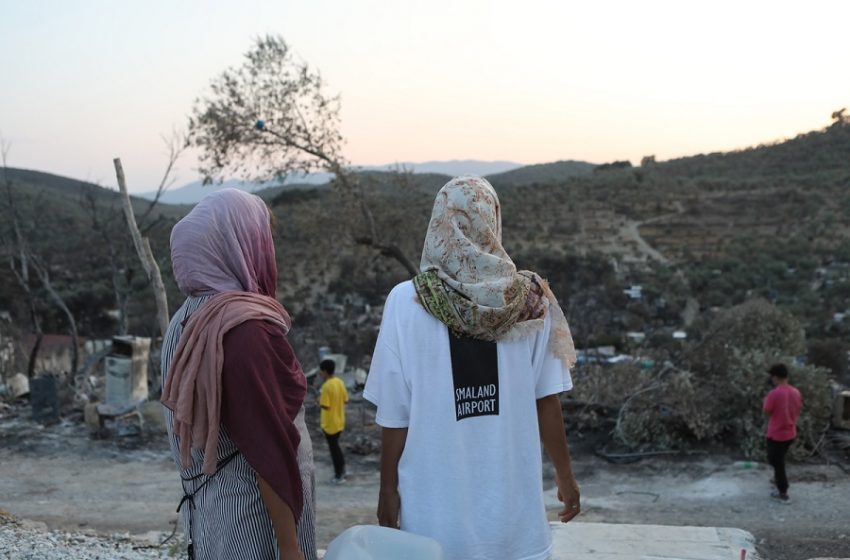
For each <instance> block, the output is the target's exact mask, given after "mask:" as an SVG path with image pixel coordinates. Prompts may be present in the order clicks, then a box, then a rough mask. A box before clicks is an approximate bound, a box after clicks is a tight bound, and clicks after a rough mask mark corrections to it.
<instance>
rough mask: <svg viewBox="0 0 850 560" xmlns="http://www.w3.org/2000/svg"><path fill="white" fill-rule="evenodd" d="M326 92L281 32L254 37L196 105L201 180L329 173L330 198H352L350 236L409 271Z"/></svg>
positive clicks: (193, 135) (192, 135) (334, 99)
mask: <svg viewBox="0 0 850 560" xmlns="http://www.w3.org/2000/svg"><path fill="white" fill-rule="evenodd" d="M326 89H327V88H326V86H325V83H324V80H323V79H322V77H321V75H320V74H319V72H318V71H316V70H315V69H313V68H311V67H310V66H309V65H308V64H307V63H306V62H304V61H302V60H301V59H300V58H299V57H298V56H297V55H296V54H295V53H294V52H293V51H292V49H291V48H290V47H289V45H287V43H286V41H284V39H283V38H282V37H279V36H271V35H270V36H265V37H261V38H258V39H257V40H256V41H255V43H254V45H253V46H252V47H251V49H250V50H249V51H248V52H247V53H246V54H245V59H244V61H243V62H242V64H241V65H239V66H236V67H232V68H228V69H227V70H225V71H223V72H222V73H221V74H219V75H218V76H217V77H215V78H214V79H213V80H212V82H211V83H210V87H209V91H208V92H207V93H206V94H205V95H203V96H201V97H200V98H198V99H197V100H196V102H195V106H194V108H193V110H192V114H191V116H190V118H189V135H188V143H189V144H190V145H191V146H193V147H196V148H199V149H200V150H201V154H200V171H201V173H202V174H203V175H204V180H205V182H207V183H209V182H212V181H215V180H222V179H224V178H228V177H231V176H238V177H240V178H242V179H245V180H249V181H253V182H258V183H266V182H280V181H282V180H283V179H284V178H286V177H287V176H290V175H292V174H299V173H311V172H326V173H330V174H332V176H333V181H332V186H333V187H334V193H335V195H336V196H338V197H340V198H342V199H344V200H350V202H351V203H350V204H345V205H343V207H344V208H346V209H348V210H349V211H350V212H349V213H347V214H345V215H343V216H337V219H338V220H339V221H342V222H343V223H345V224H346V229H347V233H348V237H349V238H350V240H351V241H354V242H356V243H358V244H360V245H364V246H368V247H371V248H372V249H374V250H376V251H378V252H379V253H380V254H381V255H384V256H387V257H390V258H393V259H395V260H396V261H398V262H399V263H400V264H401V265H402V266H404V267H405V269H406V270H407V272H408V273H410V274H415V273H416V272H417V269H416V267H415V266H414V265H413V264H412V263H411V262H410V260H409V259H408V258H407V257H406V256H405V254H404V252H403V251H402V250H401V249H400V248H399V247H398V245H397V244H396V243H394V242H393V241H390V240H389V236H388V235H387V234H385V233H384V232H383V231H382V228H381V226H380V224H379V223H378V220H376V212H373V208H374V206H373V205H371V204H370V201H369V200H367V195H368V192H367V186H366V185H365V184H364V182H363V181H361V179H360V177H359V176H358V174H356V173H353V172H352V170H351V169H350V168H349V165H348V162H347V161H346V160H345V157H344V156H343V154H342V146H343V143H344V140H343V137H342V135H341V134H340V131H339V125H340V116H339V110H340V99H339V96H338V95H330V94H329V93H327V91H326ZM378 217H380V216H378Z"/></svg>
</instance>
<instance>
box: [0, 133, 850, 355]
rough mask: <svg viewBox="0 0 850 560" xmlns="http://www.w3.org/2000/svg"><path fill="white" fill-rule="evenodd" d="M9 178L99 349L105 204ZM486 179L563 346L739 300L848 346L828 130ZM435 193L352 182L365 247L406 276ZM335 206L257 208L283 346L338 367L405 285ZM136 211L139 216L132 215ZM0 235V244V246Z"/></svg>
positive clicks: (842, 168) (299, 199)
mask: <svg viewBox="0 0 850 560" xmlns="http://www.w3.org/2000/svg"><path fill="white" fill-rule="evenodd" d="M9 174H10V176H11V177H13V179H14V183H15V185H16V186H15V189H16V191H15V192H16V193H18V195H19V196H20V198H21V200H22V201H23V202H21V204H20V206H21V208H22V209H25V210H26V212H29V214H28V216H29V219H28V221H27V223H28V224H30V225H29V226H28V235H30V236H31V238H32V244H33V246H34V247H35V248H36V249H37V250H38V251H41V252H42V253H44V254H46V255H48V256H49V259H50V263H51V267H52V270H53V271H54V277H55V279H56V284H57V286H59V287H60V289H61V290H62V291H63V293H65V294H67V295H68V297H69V299H70V301H72V302H73V308H74V310H75V313H79V314H80V316H81V317H82V318H83V320H82V321H81V322H82V324H83V325H84V327H81V328H85V329H88V330H89V331H90V333H91V334H92V335H98V336H101V335H104V334H108V333H109V331H110V328H111V325H113V323H111V322H110V320H109V319H108V318H106V312H107V311H108V310H109V309H111V308H114V298H112V296H111V292H112V290H111V288H110V283H109V281H108V279H109V278H110V272H109V267H108V262H107V259H106V258H105V257H106V253H107V246H106V245H105V244H104V241H103V239H102V236H100V237H98V236H97V235H95V234H94V232H92V229H91V225H90V223H91V219H90V216H89V214H88V213H87V212H86V211H85V209H84V205H82V204H81V200H82V193H84V192H91V193H95V194H96V197H95V198H96V199H97V200H98V201H99V202H98V207H99V208H102V209H103V211H104V212H107V213H108V212H113V213H114V212H117V206H116V193H114V192H112V191H109V190H106V189H101V188H100V187H97V186H95V185H85V184H81V183H80V182H78V181H73V180H70V179H65V178H62V177H57V176H53V175H48V174H40V173H37V172H31V171H23V170H14V169H10V170H9ZM490 178H491V180H492V182H493V184H494V186H495V187H496V188H497V190H498V191H499V193H500V197H501V201H502V207H503V225H504V243H505V246H506V248H507V249H508V251H509V252H510V254H511V255H512V256H513V257H514V259H515V260H516V262H517V264H518V266H520V267H526V268H532V269H534V270H537V271H539V272H540V273H541V274H542V275H544V276H545V277H547V278H549V279H550V281H551V283H552V285H553V288H554V289H555V291H556V293H557V294H558V295H559V297H560V299H561V301H562V304H563V306H564V308H565V311H566V313H567V315H568V317H569V319H570V321H571V322H572V324H573V329H574V332H575V334H576V337H577V338H578V339H579V340H580V341H581V342H580V344H593V343H596V342H600V343H601V342H604V341H605V340H610V341H611V342H615V343H617V344H618V345H620V344H623V340H624V335H625V332H626V331H635V330H637V331H644V332H646V333H647V336H650V337H651V336H653V333H658V336H659V337H661V333H664V332H670V331H672V330H673V329H681V328H691V329H698V328H699V325H700V317H702V316H703V315H704V314H707V313H711V310H712V309H713V308H722V307H726V306H730V305H734V304H736V303H739V302H741V301H743V300H745V299H749V298H754V297H764V298H767V299H769V300H770V301H774V302H776V303H777V304H779V305H780V306H783V307H785V308H786V309H788V310H790V311H792V312H793V313H794V314H795V315H797V317H798V318H799V319H800V320H801V321H802V322H803V324H804V325H805V326H806V329H807V332H808V333H809V335H810V337H813V339H837V338H840V337H842V336H844V335H845V334H847V333H848V330H850V329H848V328H847V326H845V324H844V323H843V321H839V322H836V321H835V320H834V315H835V314H836V313H844V312H846V311H847V310H848V309H850V242H848V239H849V238H850V237H848V234H850V192H848V190H847V189H848V187H850V126H848V125H847V124H846V123H843V124H836V125H834V126H831V127H828V128H826V129H824V130H820V131H814V132H810V133H807V134H802V135H800V136H798V137H796V138H794V139H792V140H789V141H786V142H781V143H776V144H769V145H762V146H758V147H754V148H751V149H747V150H740V151H735V152H730V153H725V154H704V155H696V156H692V157H688V158H679V159H675V160H671V161H666V162H653V161H649V160H647V161H646V162H645V163H644V165H643V166H641V167H631V166H629V165H626V164H617V165H603V166H593V165H591V164H587V163H583V162H555V163H552V164H544V165H535V166H527V167H524V168H521V169H517V170H512V171H508V172H506V173H501V174H496V175H493V176H491V177H490ZM446 180H447V176H445V175H439V174H413V175H403V176H399V175H398V174H394V173H387V172H377V171H370V172H362V173H360V174H358V181H359V182H360V184H362V185H363V188H364V192H365V196H366V201H367V206H368V207H369V209H370V211H371V213H372V215H373V216H374V217H375V221H376V227H377V232H378V235H379V237H380V239H378V240H377V241H378V242H382V243H385V244H391V245H395V246H397V247H398V248H399V249H400V250H401V251H402V252H403V253H404V254H405V255H406V256H407V257H408V259H409V260H411V261H412V262H414V263H417V262H418V258H419V251H421V247H422V241H423V235H424V231H425V227H426V225H427V222H428V218H429V216H430V209H431V204H432V202H433V195H434V193H435V192H436V191H437V190H438V189H439V188H440V186H442V184H444V183H445V181H446ZM335 193H336V191H335V189H333V188H331V189H328V188H325V187H319V188H317V187H314V186H311V185H298V186H287V187H285V188H280V187H276V188H272V189H267V190H264V191H260V192H259V193H258V194H260V196H262V197H263V198H265V199H266V200H267V201H268V202H269V203H270V204H271V205H272V208H273V210H274V212H275V214H276V217H277V222H278V225H277V232H276V242H277V246H278V249H277V250H278V263H279V267H280V270H281V273H280V287H279V294H280V297H281V299H282V300H283V301H284V303H285V304H286V305H287V307H288V308H290V310H292V311H293V313H294V314H295V317H296V324H297V325H298V326H299V328H298V329H296V332H297V334H296V335H295V336H296V339H297V344H299V345H300V347H301V348H303V349H305V351H306V352H307V354H308V355H311V356H312V350H311V349H313V348H315V347H316V346H318V345H324V344H330V345H331V346H333V347H334V348H337V349H340V350H342V351H346V352H350V353H351V354H352V355H354V356H359V355H360V354H361V353H364V352H367V351H368V347H369V345H370V344H371V343H372V342H373V340H374V330H373V328H372V327H373V326H374V322H375V321H377V317H379V315H378V316H376V315H375V306H376V305H378V306H379V305H380V304H381V303H382V301H383V297H384V296H385V295H386V293H387V292H388V291H389V289H390V288H391V287H392V286H393V285H394V284H395V283H397V282H399V281H401V280H403V279H405V278H406V277H407V274H406V272H405V270H404V268H403V267H402V266H401V265H400V264H399V263H398V262H397V261H396V260H393V259H392V258H388V257H386V256H381V254H380V253H379V252H378V251H376V250H375V249H374V248H371V247H368V246H366V245H364V244H363V242H362V240H363V239H364V238H366V237H369V236H370V235H371V232H370V231H369V228H367V227H366V224H365V222H364V219H363V214H362V212H361V210H360V209H359V207H358V206H357V205H356V204H355V203H353V201H352V200H351V199H346V198H344V197H340V196H338V195H337V194H335ZM136 204H137V207H136V210H137V212H142V211H143V208H144V203H143V202H140V201H137V202H136ZM187 209H188V207H185V206H183V207H180V206H170V205H161V206H159V207H158V208H157V210H156V212H155V214H156V217H154V218H153V220H152V223H154V224H155V225H154V227H153V228H152V229H151V230H150V232H149V234H150V236H151V238H152V243H153V245H154V251H155V253H156V254H157V256H158V257H159V259H160V262H161V266H162V268H163V271H164V274H165V275H166V277H167V278H168V276H169V274H170V272H169V271H170V266H169V262H168V232H169V231H170V227H171V225H172V224H173V223H174V222H175V221H176V220H177V219H179V217H180V216H182V215H183V214H184V213H185V212H186V211H187ZM4 229H5V228H4ZM118 231H119V230H116V234H115V235H116V236H117V235H119V234H118V233H117V232H118ZM3 235H5V236H6V237H7V238H8V235H9V232H8V230H5V231H4V232H3ZM117 238H118V237H116V239H117ZM122 251H125V253H126V254H127V255H129V256H128V257H125V258H124V262H125V263H126V265H127V267H129V268H130V269H134V267H136V268H135V269H134V270H135V272H134V273H133V274H131V275H130V276H131V279H130V282H131V283H132V285H133V296H132V302H134V303H133V305H134V307H133V308H132V310H133V312H134V320H133V322H132V324H133V325H134V327H133V328H134V329H135V332H140V333H144V332H150V331H151V330H152V325H153V320H152V316H153V315H152V310H153V306H152V301H151V300H150V298H149V296H148V293H147V288H146V279H145V278H144V274H143V273H141V272H140V271H139V270H138V268H137V265H135V264H134V259H133V258H131V257H132V256H133V255H132V252H131V251H130V249H129V247H128V246H125V247H124V249H122ZM632 284H641V285H642V286H643V288H644V297H643V298H642V299H641V300H636V301H633V300H630V299H629V298H628V297H627V296H625V295H624V294H623V290H624V289H625V288H627V287H628V286H630V285H632ZM167 285H168V286H169V290H170V293H169V295H170V298H171V304H172V306H174V305H177V304H178V303H179V301H180V295H179V294H178V293H177V290H176V288H175V287H174V285H173V283H172V282H171V281H170V279H168V280H167ZM20 298H21V293H20V290H19V289H18V288H17V287H16V284H15V282H14V279H13V278H11V277H10V275H8V274H4V275H2V276H0V310H2V309H9V310H11V311H12V314H13V316H14V317H16V319H17V321H18V322H19V323H20V324H21V325H23V326H25V325H26V324H27V319H26V315H27V314H26V310H25V308H23V307H22V306H21V304H20ZM343 304H345V305H343ZM366 304H368V305H369V306H371V307H369V308H366V307H364V306H365V305H366ZM340 306H341V307H340ZM368 309H372V311H368ZM378 309H379V308H378ZM686 309H687V310H688V311H687V312H686ZM44 313H45V316H46V321H47V323H48V325H49V326H50V327H51V328H52V329H53V330H55V331H61V330H62V329H63V328H64V327H63V322H62V318H61V316H59V315H58V314H56V313H55V312H53V311H51V306H50V305H49V303H45V304H44ZM364 322H365V323H364ZM364 324H365V325H372V327H369V328H365V329H364V328H362V327H363V325H364ZM696 332H697V331H696V330H695V331H694V333H696ZM668 336H669V335H668ZM662 338H663V337H662ZM662 338H659V339H658V343H659V344H661V343H662V342H661V341H662ZM664 340H666V339H664ZM652 344H654V343H652Z"/></svg>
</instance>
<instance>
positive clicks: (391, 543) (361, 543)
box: [324, 525, 443, 560]
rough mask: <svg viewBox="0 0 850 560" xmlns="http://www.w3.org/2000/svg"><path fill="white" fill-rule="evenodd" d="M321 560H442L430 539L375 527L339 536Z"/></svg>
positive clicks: (353, 529)
mask: <svg viewBox="0 0 850 560" xmlns="http://www.w3.org/2000/svg"><path fill="white" fill-rule="evenodd" d="M324 560H443V548H442V547H441V546H440V543H438V542H437V541H435V540H434V539H429V538H428V537H423V536H420V535H414V534H412V533H405V532H403V531H399V530H398V529H390V528H388V527H379V526H377V525H355V526H354V527H350V528H348V529H346V530H345V531H343V532H342V533H340V534H339V535H338V536H337V538H335V539H334V540H333V541H332V542H331V544H329V545H328V551H327V552H326V553H325V558H324Z"/></svg>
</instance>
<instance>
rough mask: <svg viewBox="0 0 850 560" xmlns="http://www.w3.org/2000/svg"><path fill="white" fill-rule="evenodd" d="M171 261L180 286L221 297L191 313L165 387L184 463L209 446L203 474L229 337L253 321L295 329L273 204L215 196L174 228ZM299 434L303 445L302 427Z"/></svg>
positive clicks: (211, 454) (211, 468) (227, 192)
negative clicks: (282, 278)
mask: <svg viewBox="0 0 850 560" xmlns="http://www.w3.org/2000/svg"><path fill="white" fill-rule="evenodd" d="M171 262H172V265H173V268H174V277H175V279H176V280H177V285H178V286H179V287H180V290H181V291H183V292H184V293H186V294H187V295H202V294H203V295H208V294H215V295H214V297H212V298H211V299H210V300H209V301H208V302H207V303H206V304H205V305H204V306H203V307H201V308H200V309H199V310H198V311H196V312H195V313H193V314H192V316H191V317H189V320H188V321H187V323H186V325H185V327H184V329H183V333H182V334H181V336H180V340H179V342H178V344H177V348H176V350H175V351H174V356H173V357H172V360H171V366H170V368H169V372H168V377H167V378H166V382H165V386H164V387H163V391H162V404H163V405H165V406H166V407H168V408H169V409H171V410H173V411H174V428H175V431H176V433H177V435H178V437H179V445H180V456H181V460H182V462H183V465H184V466H188V464H189V461H190V450H191V449H192V448H198V449H203V450H204V465H203V471H204V472H205V473H207V474H212V473H213V472H215V467H216V451H217V449H218V434H219V424H220V419H221V394H222V367H223V363H224V352H223V340H224V335H225V334H226V333H227V332H228V331H230V330H231V329H233V328H234V327H236V326H238V325H240V324H242V323H244V322H246V321H251V320H262V321H267V322H270V323H273V324H276V325H279V326H280V327H281V328H282V329H283V332H284V333H286V332H288V331H289V327H290V319H289V315H288V314H287V312H286V310H285V309H284V308H283V306H282V305H281V304H280V303H279V302H278V301H277V300H276V299H275V292H276V287H277V267H276V265H275V256H274V242H273V240H272V235H271V226H270V223H269V210H268V208H267V207H266V205H265V203H264V202H263V201H262V200H261V199H260V198H259V197H257V196H255V195H252V194H248V193H245V192H242V191H239V190H236V189H224V190H221V191H218V192H215V193H213V194H210V195H208V196H207V197H206V198H204V199H203V200H202V201H201V202H200V203H198V205H197V206H195V208H194V209H192V211H191V212H190V213H189V214H188V215H187V216H186V217H185V218H183V219H182V220H180V222H178V223H177V225H175V226H174V229H172V231H171ZM299 373H300V370H299ZM301 375H303V374H301ZM293 408H296V409H297V408H300V407H293ZM296 412H297V410H296ZM293 419H294V418H291V420H293ZM293 429H294V428H293ZM294 437H295V444H296V446H297V443H298V440H297V430H295V436H294Z"/></svg>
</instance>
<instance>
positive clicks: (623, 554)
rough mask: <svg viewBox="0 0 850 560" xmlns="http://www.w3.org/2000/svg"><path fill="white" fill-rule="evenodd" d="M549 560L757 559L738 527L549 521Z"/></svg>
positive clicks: (747, 537)
mask: <svg viewBox="0 0 850 560" xmlns="http://www.w3.org/2000/svg"><path fill="white" fill-rule="evenodd" d="M552 538H553V541H554V545H555V547H554V553H553V555H552V559H551V560H591V559H592V560H662V559H663V560H742V559H744V558H746V560H756V559H757V554H756V546H755V539H754V538H753V536H752V535H751V534H750V533H748V532H746V531H743V530H741V529H731V528H718V527H673V526H669V525H620V524H612V523H577V522H571V523H567V524H562V523H552Z"/></svg>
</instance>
